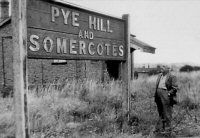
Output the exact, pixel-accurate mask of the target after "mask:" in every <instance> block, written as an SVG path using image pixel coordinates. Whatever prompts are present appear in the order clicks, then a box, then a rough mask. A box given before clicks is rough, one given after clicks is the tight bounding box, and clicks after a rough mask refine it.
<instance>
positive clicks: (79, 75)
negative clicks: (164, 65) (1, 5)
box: [0, 23, 108, 87]
mask: <svg viewBox="0 0 200 138" xmlns="http://www.w3.org/2000/svg"><path fill="white" fill-rule="evenodd" d="M5 36H12V34H11V23H9V24H7V25H4V26H3V27H1V28H0V57H2V56H3V55H4V60H3V58H0V85H1V87H2V85H3V83H4V82H5V85H6V86H12V85H13V67H12V65H13V54H12V51H13V48H12V39H10V38H9V39H4V43H3V44H2V39H3V38H2V37H5ZM2 47H3V49H4V50H3V52H2ZM3 61H4V63H5V64H4V70H3ZM53 62H54V60H53V59H28V64H27V65H28V82H29V85H40V84H47V83H57V82H58V80H61V81H62V80H65V79H81V80H83V79H86V78H87V79H95V80H101V78H102V73H103V75H104V76H106V77H107V78H108V74H106V73H105V72H106V71H105V72H103V71H102V67H103V64H105V62H104V61H90V60H67V64H52V63H53ZM4 78H5V79H4Z"/></svg>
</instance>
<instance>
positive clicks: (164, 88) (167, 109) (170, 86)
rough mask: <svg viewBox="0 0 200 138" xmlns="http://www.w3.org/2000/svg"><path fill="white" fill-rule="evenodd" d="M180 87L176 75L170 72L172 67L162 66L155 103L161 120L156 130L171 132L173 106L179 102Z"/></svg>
mask: <svg viewBox="0 0 200 138" xmlns="http://www.w3.org/2000/svg"><path fill="white" fill-rule="evenodd" d="M177 89H178V85H177V79H176V76H174V75H172V74H171V73H170V69H169V68H166V67H164V66H162V67H161V73H160V74H159V75H158V78H157V82H156V91H155V103H156V104H157V109H158V114H159V120H158V122H157V125H156V127H155V132H162V131H169V132H171V120H172V108H173V105H174V104H176V103H177V101H176V100H175V98H176V92H177Z"/></svg>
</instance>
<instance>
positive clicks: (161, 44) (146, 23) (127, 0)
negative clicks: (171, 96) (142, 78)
mask: <svg viewBox="0 0 200 138" xmlns="http://www.w3.org/2000/svg"><path fill="white" fill-rule="evenodd" d="M66 1H68V2H71V3H74V4H77V5H80V6H83V7H86V8H87V7H88V8H90V9H94V10H97V11H99V12H103V13H108V14H111V15H114V16H117V17H121V16H122V14H130V17H131V33H132V34H134V35H136V38H138V39H140V40H142V41H144V42H146V43H148V44H149V45H151V46H153V47H156V53H155V54H149V53H143V52H140V51H136V52H135V62H136V63H177V62H178V63H180V62H191V63H196V64H199V65H200V1H198V0H66Z"/></svg>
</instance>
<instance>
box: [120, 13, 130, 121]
mask: <svg viewBox="0 0 200 138" xmlns="http://www.w3.org/2000/svg"><path fill="white" fill-rule="evenodd" d="M122 18H123V19H124V20H126V27H125V32H126V34H125V46H126V49H125V50H126V61H125V62H122V64H121V71H120V72H121V78H122V84H123V85H122V90H123V94H124V95H123V98H124V100H123V101H124V103H123V109H125V113H128V121H129V112H130V78H131V59H130V17H129V15H128V14H125V15H123V16H122Z"/></svg>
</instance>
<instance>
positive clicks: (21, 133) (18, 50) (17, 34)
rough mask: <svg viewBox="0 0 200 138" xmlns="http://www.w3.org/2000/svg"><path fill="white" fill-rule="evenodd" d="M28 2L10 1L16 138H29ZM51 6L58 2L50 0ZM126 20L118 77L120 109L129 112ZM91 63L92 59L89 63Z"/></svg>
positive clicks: (128, 23) (128, 30)
mask: <svg viewBox="0 0 200 138" xmlns="http://www.w3.org/2000/svg"><path fill="white" fill-rule="evenodd" d="M27 1H28V0H12V29H13V57H14V58H13V59H14V61H13V70H14V104H15V106H14V107H15V108H14V109H15V125H16V134H15V135H16V138H29V137H30V130H29V119H28V104H27V103H28V101H27V92H28V82H27V81H28V79H27V77H28V71H27V18H26V17H27ZM51 1H53V2H57V1H54V0H51ZM122 19H123V20H125V40H124V42H125V53H126V55H125V60H121V64H120V72H119V74H120V76H121V79H122V91H123V101H124V102H123V109H125V110H124V112H127V111H128V113H129V111H130V99H129V97H130V76H131V75H130V74H131V73H130V72H131V68H130V65H131V63H130V61H131V60H130V17H129V15H123V17H122ZM91 60H92V59H91Z"/></svg>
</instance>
